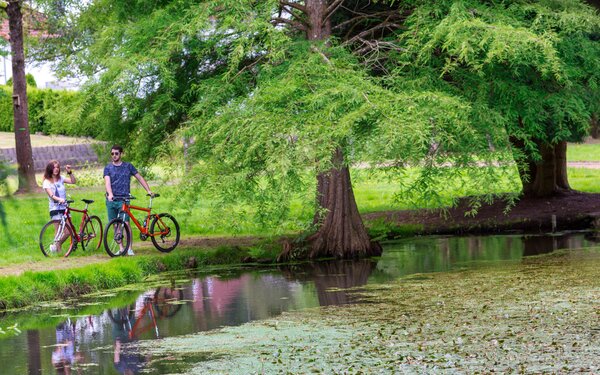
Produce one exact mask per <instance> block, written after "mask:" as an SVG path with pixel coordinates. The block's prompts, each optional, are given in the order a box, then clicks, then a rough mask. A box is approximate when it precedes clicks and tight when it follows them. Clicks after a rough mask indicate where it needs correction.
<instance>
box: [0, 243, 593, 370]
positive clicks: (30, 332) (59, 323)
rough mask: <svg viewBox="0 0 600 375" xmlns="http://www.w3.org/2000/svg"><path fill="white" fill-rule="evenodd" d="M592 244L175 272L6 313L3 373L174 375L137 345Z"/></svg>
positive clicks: (421, 251)
mask: <svg viewBox="0 0 600 375" xmlns="http://www.w3.org/2000/svg"><path fill="white" fill-rule="evenodd" d="M591 246H597V244H596V242H595V240H594V238H593V237H590V236H589V235H588V234H585V233H569V234H563V235H553V236H520V235H515V236H486V237H424V238H412V239H407V240H403V241H398V242H395V243H388V244H386V245H385V246H384V253H383V256H382V257H381V258H380V259H378V260H362V261H353V262H350V261H346V262H319V263H311V264H306V265H302V266H293V267H285V268H268V269H261V270H256V269H254V270H243V269H241V270H239V269H238V270H235V271H228V272H219V273H216V274H210V275H207V274H203V275H202V274H199V275H195V276H190V275H185V274H171V275H169V277H167V279H165V280H163V281H160V282H158V283H153V285H151V286H147V289H145V290H143V291H141V292H140V291H138V292H131V291H129V292H123V293H118V294H111V295H105V296H99V297H97V298H94V299H93V300H86V301H78V302H77V303H76V306H70V307H68V306H60V307H57V306H52V307H39V308H36V309H34V310H33V311H27V312H23V313H19V314H7V315H5V316H3V317H2V318H0V363H1V364H0V373H2V374H26V373H29V374H42V373H43V374H53V373H59V374H63V373H64V374H69V373H73V374H75V373H77V374H80V373H93V374H136V373H164V372H174V373H176V372H178V369H177V368H173V364H172V363H171V365H169V366H170V367H169V368H165V367H164V366H165V365H164V364H163V363H162V362H160V361H153V360H152V358H148V357H146V356H143V355H140V354H137V352H136V351H135V350H134V349H135V345H136V343H139V342H141V341H146V340H155V339H158V338H163V337H170V336H180V335H185V334H190V333H196V332H200V331H210V330H215V329H218V328H220V327H225V326H236V325H241V324H243V323H246V322H250V321H253V320H261V319H267V318H270V317H274V316H277V315H279V314H281V313H282V312H284V311H289V310H300V309H306V308H311V307H317V306H326V305H339V304H348V303H360V300H358V299H356V298H355V297H353V295H354V294H353V293H348V292H347V291H346V289H348V288H356V287H360V286H362V285H366V284H377V283H386V282H389V281H390V280H394V279H397V278H400V277H403V276H406V275H411V274H417V273H429V272H444V271H449V270H453V269H457V268H473V267H477V266H478V265H479V264H481V263H484V264H489V262H495V261H519V260H520V259H522V258H523V257H527V256H532V255H539V254H543V253H549V252H552V251H555V250H557V249H574V248H582V247H591ZM109 307H110V308H109Z"/></svg>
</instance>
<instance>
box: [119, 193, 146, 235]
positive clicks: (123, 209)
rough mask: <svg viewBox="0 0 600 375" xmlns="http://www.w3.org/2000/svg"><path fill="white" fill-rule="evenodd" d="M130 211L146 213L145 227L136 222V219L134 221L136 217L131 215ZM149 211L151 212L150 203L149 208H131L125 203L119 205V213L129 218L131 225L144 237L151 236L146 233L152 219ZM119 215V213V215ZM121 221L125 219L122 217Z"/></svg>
mask: <svg viewBox="0 0 600 375" xmlns="http://www.w3.org/2000/svg"><path fill="white" fill-rule="evenodd" d="M131 210H137V211H143V212H146V214H147V215H146V225H141V224H140V222H139V221H138V219H136V217H135V216H133V214H132V213H131ZM151 211H152V203H150V207H149V208H144V207H139V206H132V205H131V204H129V203H127V201H123V204H122V205H121V212H123V213H124V214H126V215H127V216H129V218H130V219H131V221H133V223H134V224H135V226H136V227H137V229H138V230H139V231H140V232H141V233H142V234H144V235H146V236H152V234H150V233H148V226H149V225H150V218H151V217H152V214H151ZM120 214H121V213H119V215H120ZM123 219H125V217H123Z"/></svg>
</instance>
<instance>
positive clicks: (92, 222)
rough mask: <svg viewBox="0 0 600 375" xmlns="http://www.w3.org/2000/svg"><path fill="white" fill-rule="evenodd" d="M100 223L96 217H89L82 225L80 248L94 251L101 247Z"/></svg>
mask: <svg viewBox="0 0 600 375" xmlns="http://www.w3.org/2000/svg"><path fill="white" fill-rule="evenodd" d="M102 234H103V232H102V221H100V218H99V217H98V216H90V217H88V218H87V220H86V221H85V224H83V233H82V235H81V247H82V248H83V250H91V251H96V250H98V249H99V248H100V245H102Z"/></svg>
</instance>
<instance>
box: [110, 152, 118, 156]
mask: <svg viewBox="0 0 600 375" xmlns="http://www.w3.org/2000/svg"><path fill="white" fill-rule="evenodd" d="M110 154H111V155H119V154H120V152H119V151H117V152H111V153H110Z"/></svg>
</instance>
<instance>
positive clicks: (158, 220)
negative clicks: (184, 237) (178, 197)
mask: <svg viewBox="0 0 600 375" xmlns="http://www.w3.org/2000/svg"><path fill="white" fill-rule="evenodd" d="M150 235H151V237H150V238H151V239H152V243H153V244H154V247H156V249H157V250H159V251H162V252H163V253H168V252H170V251H172V250H173V249H175V248H176V247H177V244H178V243H179V235H180V232H179V224H177V220H175V218H174V217H173V216H171V215H170V214H167V213H162V214H158V215H154V220H152V224H150Z"/></svg>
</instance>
